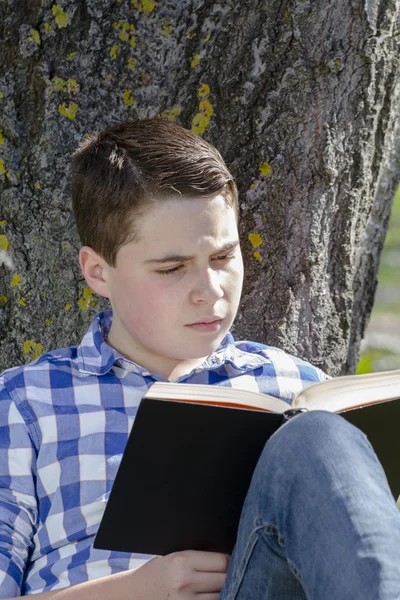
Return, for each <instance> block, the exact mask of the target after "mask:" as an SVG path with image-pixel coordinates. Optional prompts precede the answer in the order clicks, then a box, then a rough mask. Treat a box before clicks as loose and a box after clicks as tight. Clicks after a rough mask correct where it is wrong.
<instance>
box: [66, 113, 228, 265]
mask: <svg viewBox="0 0 400 600" xmlns="http://www.w3.org/2000/svg"><path fill="white" fill-rule="evenodd" d="M217 192H219V193H221V194H222V195H223V197H224V200H225V203H226V205H227V206H229V207H231V208H233V209H234V211H235V215H236V222H238V212H239V211H238V191H237V187H236V184H235V181H234V179H233V177H232V175H231V174H230V172H229V171H228V169H227V167H226V165H225V163H224V161H223V159H222V157H221V155H220V153H219V152H218V150H216V148H214V146H212V145H211V144H210V143H208V142H206V141H205V140H203V139H202V138H201V137H200V136H199V135H197V134H195V133H192V132H191V131H189V130H188V129H185V128H184V127H181V126H180V125H178V124H177V123H174V122H172V121H167V120H165V119H161V118H154V119H142V120H137V121H126V122H123V123H120V124H118V125H115V126H112V127H108V128H107V129H105V130H104V131H101V132H100V133H91V134H89V135H88V136H86V137H85V139H84V140H83V141H82V142H81V143H80V145H79V147H78V149H77V150H76V151H75V153H74V155H73V158H72V209H73V213H74V217H75V222H76V226H77V229H78V234H79V238H80V241H81V243H82V245H83V246H86V245H87V246H90V247H91V248H93V250H95V251H96V252H97V254H99V255H100V256H101V257H102V258H103V259H104V260H106V261H107V263H108V264H109V265H110V266H112V267H115V266H116V258H117V253H118V250H119V249H120V248H121V247H122V246H124V245H125V244H128V243H131V242H138V241H139V240H140V235H139V227H138V221H139V219H140V218H141V217H143V216H145V215H146V214H147V212H148V211H150V210H151V209H152V208H153V207H155V206H160V204H161V202H162V201H165V200H167V199H168V200H169V199H173V198H174V199H176V198H179V197H180V196H184V197H186V198H190V197H199V196H204V197H207V196H210V195H213V194H215V193H217Z"/></svg>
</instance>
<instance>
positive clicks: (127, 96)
mask: <svg viewBox="0 0 400 600" xmlns="http://www.w3.org/2000/svg"><path fill="white" fill-rule="evenodd" d="M123 95H124V104H126V105H127V106H131V105H132V104H133V94H132V90H129V89H128V90H125V91H124V94H123Z"/></svg>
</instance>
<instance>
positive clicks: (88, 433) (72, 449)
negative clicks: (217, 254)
mask: <svg viewBox="0 0 400 600" xmlns="http://www.w3.org/2000/svg"><path fill="white" fill-rule="evenodd" d="M111 322H112V311H111V310H107V311H104V312H101V313H99V314H98V315H96V317H95V318H94V319H93V321H92V323H91V325H90V327H89V329H88V331H87V332H86V334H85V336H84V337H83V339H82V341H81V343H80V345H79V346H73V347H70V348H62V349H59V350H54V351H52V352H48V353H47V354H44V355H42V356H40V357H39V358H37V359H36V360H34V361H32V362H30V363H28V364H26V365H22V366H17V367H13V368H11V369H7V370H5V371H4V372H3V373H2V374H1V375H0V597H1V598H7V597H13V596H19V595H23V596H24V595H30V594H36V593H40V592H46V591H49V590H55V589H59V588H64V587H69V586H72V585H76V584H78V583H82V582H84V581H88V580H91V579H97V578H99V577H105V576H107V575H111V574H113V573H117V572H120V571H124V570H127V569H136V568H138V567H140V566H141V565H143V564H144V563H145V562H146V561H148V560H149V559H150V558H151V556H149V555H144V554H128V553H126V552H110V551H105V550H104V551H103V550H95V549H94V548H93V546H92V544H93V540H94V537H95V534H96V531H97V528H98V526H99V523H100V520H101V517H102V514H103V512H104V509H105V505H106V501H107V498H108V496H109V494H110V490H111V486H112V484H113V481H114V478H115V475H116V471H117V468H118V465H119V462H120V460H121V456H122V453H123V451H124V448H125V445H126V442H127V440H128V436H129V432H130V430H131V427H132V425H133V421H134V419H135V415H136V412H137V409H138V406H139V403H140V400H141V398H142V396H143V395H144V393H145V392H146V391H147V389H148V388H149V387H150V386H151V385H152V384H153V383H154V382H155V381H167V379H166V378H165V377H162V376H161V375H158V374H155V373H149V372H148V371H146V370H145V369H144V368H142V367H140V366H139V365H138V364H136V363H134V362H132V361H130V360H127V359H126V358H125V357H124V356H122V355H121V354H119V353H118V352H117V351H115V350H114V349H113V348H111V347H110V346H109V345H108V344H107V343H106V342H105V341H104V338H105V337H107V335H108V332H109V330H110V326H111ZM328 378H329V377H328V376H327V375H326V374H325V373H324V372H323V371H321V370H320V369H317V368H314V367H312V366H311V365H310V364H309V363H307V362H305V361H303V360H300V359H299V358H296V357H294V356H291V355H288V354H286V353H285V352H283V351H282V350H279V349H277V348H272V347H270V346H266V345H264V344H259V343H257V342H250V341H236V342H235V340H234V338H233V336H232V334H231V333H228V334H227V335H226V336H225V338H224V340H223V341H222V342H221V344H220V346H219V348H218V349H217V350H216V351H215V352H214V353H213V354H211V355H210V356H209V357H208V358H207V359H206V360H205V361H204V363H203V364H202V365H201V367H200V368H197V369H193V370H192V371H191V372H190V373H189V374H186V375H184V376H182V377H179V378H178V379H177V380H176V381H177V382H185V383H201V384H209V385H222V386H227V387H235V388H241V389H247V390H254V391H259V392H263V393H267V394H271V395H273V396H276V397H278V398H281V399H282V400H284V401H286V402H288V404H291V402H292V400H293V398H294V396H295V394H296V393H297V392H299V391H300V390H301V389H303V388H304V387H307V386H308V385H310V384H311V383H314V382H318V381H323V380H325V379H328Z"/></svg>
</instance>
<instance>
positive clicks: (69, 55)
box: [67, 52, 78, 60]
mask: <svg viewBox="0 0 400 600" xmlns="http://www.w3.org/2000/svg"><path fill="white" fill-rule="evenodd" d="M77 54H78V53H77V52H70V53H69V54H68V56H67V60H72V59H73V58H74V56H76V55H77Z"/></svg>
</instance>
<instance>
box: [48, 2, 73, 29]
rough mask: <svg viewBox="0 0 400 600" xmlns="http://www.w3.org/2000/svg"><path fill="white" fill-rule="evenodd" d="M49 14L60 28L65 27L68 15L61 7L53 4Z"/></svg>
mask: <svg viewBox="0 0 400 600" xmlns="http://www.w3.org/2000/svg"><path fill="white" fill-rule="evenodd" d="M51 12H52V13H53V17H54V18H55V20H56V23H57V25H58V26H59V27H60V28H61V27H66V26H67V25H68V21H69V17H68V14H67V13H66V12H64V9H63V8H62V6H59V5H58V4H53V6H52V7H51Z"/></svg>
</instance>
